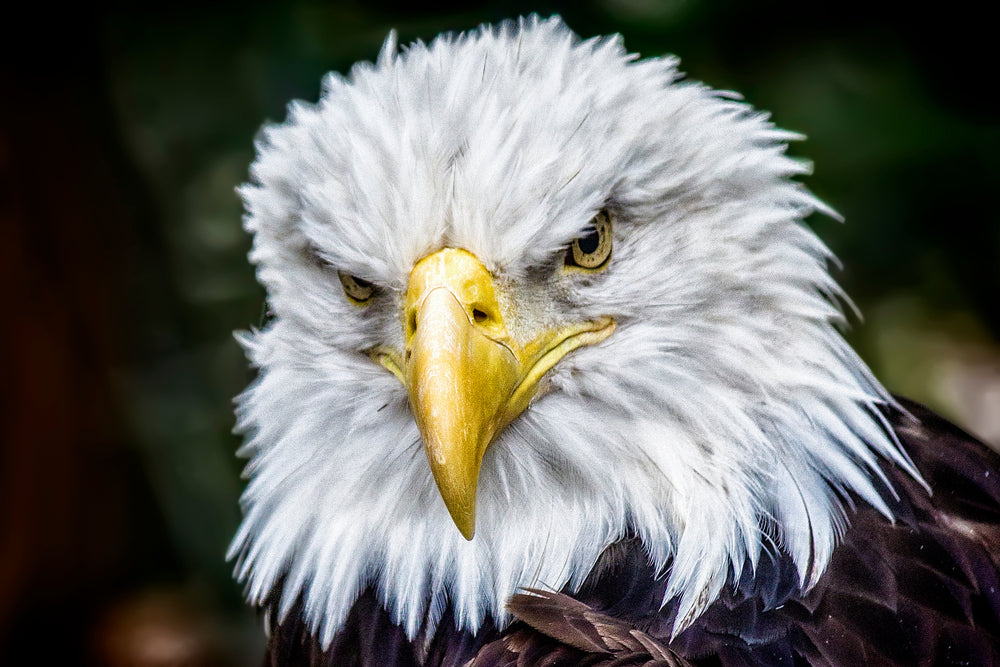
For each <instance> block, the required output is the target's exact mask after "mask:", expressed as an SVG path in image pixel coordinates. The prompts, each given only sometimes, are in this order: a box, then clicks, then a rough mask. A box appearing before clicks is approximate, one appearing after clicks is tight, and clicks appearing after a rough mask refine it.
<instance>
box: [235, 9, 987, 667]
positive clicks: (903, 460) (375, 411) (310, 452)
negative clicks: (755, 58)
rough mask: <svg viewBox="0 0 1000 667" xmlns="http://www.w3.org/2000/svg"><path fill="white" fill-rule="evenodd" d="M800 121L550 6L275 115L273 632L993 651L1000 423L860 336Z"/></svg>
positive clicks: (256, 533)
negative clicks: (892, 382) (549, 11)
mask: <svg viewBox="0 0 1000 667" xmlns="http://www.w3.org/2000/svg"><path fill="white" fill-rule="evenodd" d="M798 138H799V137H798V136H797V135H795V134H794V133H790V132H787V131H784V130H781V129H778V128H777V127H775V126H774V125H773V124H772V123H771V122H770V121H769V119H768V116H767V115H766V114H763V113H760V112H757V111H754V110H753V109H751V108H750V107H749V106H748V105H746V104H744V103H742V102H741V101H740V100H739V98H738V97H737V96H735V95H733V94H731V93H722V92H719V91H715V90H712V89H710V88H708V87H706V86H704V85H701V84H698V83H692V82H688V81H685V80H682V79H681V75H680V74H679V72H678V63H677V61H676V59H674V58H671V57H664V58H651V59H645V60H640V59H638V58H637V57H636V56H635V55H632V54H629V53H628V52H627V51H626V50H625V49H624V47H623V45H622V42H621V40H620V38H619V37H617V36H615V37H610V38H603V39H590V40H581V39H579V38H578V37H577V36H575V35H574V34H573V33H572V32H571V31H570V30H569V29H568V28H567V27H566V26H565V25H564V24H563V23H562V21H561V20H560V19H559V18H551V19H546V20H542V19H539V18H537V17H531V18H527V19H521V20H519V21H517V22H508V23H504V24H501V25H498V26H492V27H491V26H483V27H481V28H480V29H478V30H476V31H473V32H470V33H466V34H459V35H446V36H441V37H439V38H437V39H435V40H434V41H433V42H431V43H430V44H426V45H425V44H423V43H420V42H418V43H416V44H413V45H411V46H409V47H408V48H407V49H404V50H403V51H402V52H400V50H399V49H398V47H397V44H396V40H395V37H394V36H392V35H391V36H390V37H389V39H388V40H387V41H386V43H385V46H384V47H383V49H382V51H381V54H380V55H379V57H378V60H377V62H376V63H374V64H370V63H362V64H359V65H357V66H355V67H354V68H353V69H352V70H351V72H350V74H349V75H348V76H346V77H344V76H340V75H337V74H330V75H329V76H328V77H327V78H326V79H325V81H324V86H323V93H322V96H321V99H320V100H319V102H318V103H317V104H315V105H307V104H301V103H293V104H292V105H291V106H290V108H289V115H288V119H287V121H286V122H284V123H283V124H280V125H273V126H270V127H267V128H266V129H265V130H264V131H263V132H262V134H261V137H260V139H259V141H258V144H257V158H256V161H255V162H254V163H253V165H252V167H251V171H250V179H249V180H250V182H249V183H248V184H247V185H245V186H244V187H243V188H242V190H241V194H242V197H243V200H244V202H245V206H246V216H245V226H246V228H247V230H248V231H249V232H250V233H252V235H253V240H254V242H253V250H252V252H251V260H252V262H253V263H254V264H255V265H256V267H257V276H258V278H259V280H260V282H261V283H262V284H263V285H264V286H265V287H266V289H267V294H268V297H267V298H268V301H269V307H270V310H271V311H272V312H273V319H272V320H271V321H270V322H269V323H268V324H267V325H266V326H264V327H262V328H261V329H260V330H255V331H252V332H250V333H248V334H245V335H244V336H243V337H242V342H243V344H244V346H245V348H246V350H247V353H248V356H249V358H250V360H251V363H252V364H253V365H254V366H255V367H256V368H257V369H258V371H259V374H258V377H257V379H256V380H255V382H254V383H253V384H252V386H250V388H249V389H247V391H246V392H245V393H244V394H243V395H242V396H241V397H240V398H239V399H238V429H239V430H241V431H242V432H243V433H244V434H245V435H246V441H245V445H244V446H243V448H242V449H241V450H240V455H241V456H243V457H246V458H247V459H249V462H248V463H247V466H246V477H247V478H248V483H247V486H246V491H245V493H244V495H243V499H242V507H243V512H244V519H243V523H242V525H241V527H240V528H239V531H238V533H237V535H236V536H235V538H234V541H233V543H232V547H231V551H230V558H232V559H234V561H235V563H236V576H237V578H238V579H239V580H240V581H241V582H243V583H244V585H245V587H246V592H247V596H248V598H249V600H250V602H251V603H252V604H254V605H258V606H260V607H261V608H263V609H264V611H265V617H266V624H267V626H268V630H269V637H270V640H269V648H268V660H269V664H272V665H299V664H302V665H306V664H315V665H373V666H374V665H380V666H381V665H397V664H398V665H425V666H430V665H473V666H475V667H483V666H489V665H542V664H544V665H578V664H586V665H696V664H697V665H702V664H704V665H727V666H729V665H772V664H774V665H779V664H780V665H861V664H873V665H897V664H898V665H931V664H934V665H937V664H956V665H957V664H974V665H987V664H1000V652H998V648H997V644H998V641H1000V579H998V564H1000V460H998V457H997V455H995V454H994V453H992V452H991V451H989V450H988V449H987V448H986V447H985V446H983V445H982V444H981V443H979V442H977V441H976V440H975V439H974V438H972V437H970V436H969V435H966V434H965V433H963V432H962V431H960V430H959V429H957V428H956V427H954V426H952V425H950V424H948V423H947V422H945V421H943V420H942V419H940V418H939V417H937V416H935V415H934V414H932V413H931V412H929V411H927V410H926V409H924V408H923V407H921V406H919V405H917V404H914V403H911V402H908V401H906V400H903V399H899V398H895V397H893V396H892V395H890V394H889V393H887V392H886V390H885V389H884V388H883V387H882V386H881V385H880V384H879V382H878V381H877V380H876V379H875V378H874V377H873V376H872V374H871V372H870V371H869V369H868V368H867V367H866V366H865V365H864V363H863V362H862V361H861V360H860V359H859V358H858V357H857V355H856V354H855V353H854V352H853V351H852V350H851V349H850V348H849V346H848V345H847V344H846V343H845V341H844V340H843V338H842V337H841V335H840V333H839V330H840V327H841V326H842V325H843V324H844V321H845V316H844V313H843V307H844V305H845V304H846V303H849V302H847V300H846V297H845V296H844V295H843V294H842V292H841V291H840V288H839V287H838V286H837V284H836V283H835V282H834V280H833V279H832V278H831V276H830V274H829V273H828V270H827V265H828V264H829V263H830V262H831V259H832V258H831V255H830V253H829V251H828V250H827V249H826V247H825V246H824V245H823V244H822V243H821V242H820V241H819V239H818V238H817V237H816V236H815V235H814V234H813V233H812V232H811V231H810V230H809V229H808V228H807V227H806V226H805V225H804V224H803V220H804V218H806V217H807V216H808V215H810V214H812V213H813V212H821V213H825V214H828V215H836V214H835V213H833V211H831V210H830V209H829V208H827V207H826V206H825V205H824V204H822V203H821V202H820V201H819V200H817V199H816V198H815V197H814V196H813V195H812V194H810V193H809V192H808V191H807V190H806V189H805V188H804V187H803V186H802V185H801V184H800V183H799V182H797V180H796V177H798V176H801V175H803V174H805V173H807V172H808V170H809V167H808V165H807V164H806V163H804V162H802V161H800V160H796V159H793V158H791V157H788V156H787V155H786V148H787V143H788V142H789V141H791V140H794V139H798Z"/></svg>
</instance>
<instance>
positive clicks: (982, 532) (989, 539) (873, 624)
mask: <svg viewBox="0 0 1000 667" xmlns="http://www.w3.org/2000/svg"><path fill="white" fill-rule="evenodd" d="M900 404H901V406H902V407H903V408H904V409H905V410H906V411H907V412H908V413H909V414H907V413H903V412H897V411H893V412H892V413H891V414H888V415H887V417H888V419H889V421H890V423H891V425H892V428H893V430H894V431H895V433H896V435H897V436H898V438H899V439H900V441H901V442H902V444H903V446H904V447H905V448H906V450H907V451H908V452H909V453H910V456H911V457H912V459H913V462H914V463H915V464H916V467H917V468H918V469H919V471H920V473H921V474H922V475H923V478H924V479H925V480H926V481H927V482H928V484H929V485H930V487H931V488H932V489H933V490H934V491H933V494H928V493H927V491H926V490H925V489H924V488H923V487H921V486H920V484H918V483H917V482H916V481H914V480H913V478H912V477H910V476H909V475H908V474H906V473H905V472H904V471H901V470H898V469H896V468H894V467H889V466H887V465H883V469H884V472H885V474H886V476H887V478H888V480H889V482H890V483H891V484H892V487H893V488H894V489H895V491H896V493H897V494H898V498H893V497H887V498H886V502H888V503H889V504H890V507H891V508H892V510H893V513H894V515H895V516H896V517H898V518H897V521H896V522H895V523H891V522H889V521H887V520H886V519H885V518H884V517H883V516H882V515H880V514H879V513H878V512H876V511H875V510H874V509H872V508H871V507H870V506H869V505H868V504H865V503H856V504H855V507H854V510H853V511H852V512H851V513H850V519H851V523H850V526H849V528H848V529H847V532H846V534H845V535H844V538H843V540H842V541H841V543H840V545H839V546H838V547H837V549H836V551H835V553H834V556H833V560H832V562H831V563H830V566H829V568H828V569H827V571H826V573H825V574H824V576H823V577H822V578H821V579H820V580H819V583H818V584H817V585H816V586H815V587H814V588H813V589H812V590H810V591H808V592H806V593H804V594H803V592H802V591H801V590H800V589H799V585H798V578H797V575H796V572H795V568H794V566H793V564H792V563H791V562H790V559H789V558H788V557H787V556H786V555H785V554H784V553H783V552H781V550H780V549H777V550H775V551H774V553H773V557H772V558H771V559H767V560H765V561H762V562H761V564H760V566H759V567H758V569H757V571H756V572H751V571H749V570H747V571H746V572H745V573H744V575H743V577H742V579H741V581H739V582H735V584H733V583H732V582H731V584H730V585H729V586H728V587H727V588H726V590H725V591H724V593H723V595H722V596H720V598H719V599H718V600H717V601H716V602H715V603H714V604H713V605H712V606H710V607H709V608H708V610H707V611H706V612H705V613H704V614H703V615H702V616H701V617H700V618H699V619H698V620H697V621H696V622H695V623H694V625H692V626H691V627H690V628H688V629H687V630H685V631H684V632H682V633H681V634H680V635H679V636H678V637H676V638H675V639H673V641H671V638H670V628H671V626H672V623H673V620H674V613H675V611H676V609H675V603H671V604H668V605H667V606H666V607H664V608H663V609H660V608H659V602H660V600H661V599H662V597H663V591H664V586H665V582H666V573H663V574H661V575H660V576H656V573H655V572H654V571H653V570H652V569H651V566H650V564H649V562H648V559H647V558H646V555H645V553H644V552H643V550H642V548H641V546H640V544H639V542H638V540H635V539H626V540H623V541H621V542H619V543H617V544H615V545H612V546H611V547H609V548H608V549H607V550H606V551H605V553H604V555H603V556H602V558H601V559H600V561H599V562H598V563H597V565H596V566H595V567H594V569H593V571H592V572H591V573H590V575H589V577H588V579H587V581H586V583H585V584H584V585H583V587H582V588H581V590H580V591H579V592H577V593H576V594H575V595H574V596H572V597H570V596H567V595H564V594H558V593H554V592H541V591H537V592H529V591H526V592H525V593H524V594H522V595H518V596H515V597H514V598H513V599H512V600H511V602H510V606H509V608H510V610H511V612H513V614H514V615H515V617H516V618H517V619H518V620H517V621H516V622H515V623H513V624H512V625H510V626H509V627H507V628H504V629H503V630H502V631H500V630H498V629H497V628H495V627H493V626H487V627H486V628H484V629H482V630H481V631H480V632H479V633H478V634H477V635H476V636H471V635H469V634H468V633H466V632H457V631H456V630H455V629H454V628H453V627H450V626H449V625H448V624H444V625H442V626H441V627H440V628H439V629H438V630H437V632H436V633H435V635H434V636H433V637H432V638H430V639H429V640H428V639H427V638H426V637H418V638H417V639H416V641H414V642H413V643H410V642H408V641H407V640H406V637H405V634H404V633H403V631H402V629H400V628H399V627H397V626H395V625H394V624H393V623H392V622H391V621H390V620H389V616H388V614H387V612H386V611H385V610H384V609H382V608H380V606H379V605H378V603H377V602H376V598H375V596H374V594H373V593H372V591H370V590H369V591H367V592H366V593H365V594H364V595H362V596H361V598H360V599H359V600H358V601H357V603H356V604H355V605H354V608H353V610H352V612H351V615H350V618H349V619H348V621H347V623H346V624H345V626H344V628H343V629H342V630H341V632H340V633H339V634H338V635H337V637H336V638H335V640H334V642H333V643H332V645H331V646H330V647H329V648H328V649H327V650H325V651H324V650H322V649H321V648H320V647H319V646H318V644H317V642H316V639H315V638H314V637H312V636H311V635H310V633H309V632H308V629H307V628H306V626H305V625H304V624H303V621H302V620H301V619H302V616H301V614H300V613H299V611H298V610H293V611H292V613H290V614H289V615H288V617H287V620H286V621H285V622H283V623H279V624H278V625H277V627H275V628H274V630H273V633H272V635H271V639H270V648H269V654H268V658H267V664H268V665H272V666H273V667H278V666H279V665H282V666H284V665H358V666H366V667H367V666H371V667H375V666H383V665H413V666H417V665H421V666H425V667H432V666H433V667H437V666H441V667H457V666H459V665H469V666H470V667H497V666H512V667H513V666H517V667H528V666H529V665H548V666H552V667H556V666H561V665H566V666H569V665H593V666H601V667H611V666H612V665H614V666H620V667H625V666H632V665H636V666H638V665H643V666H646V667H654V666H655V667H681V666H684V665H699V666H710V665H711V666H718V667H737V666H739V667H743V666H753V665H759V666H765V665H810V666H812V665H815V666H820V665H826V666H840V665H884V666H886V667H888V666H894V665H907V666H910V665H921V666H945V665H953V666H958V665H998V664H1000V648H998V647H1000V456H998V455H997V453H996V452H994V451H992V450H990V449H989V448H988V447H987V446H986V445H984V444H983V443H981V442H979V441H978V440H976V439H975V438H973V437H972V436H970V435H968V434H967V433H965V432H963V431H962V430H960V429H959V428H957V427H955V426H954V425H952V424H950V423H948V422H947V421H945V420H944V419H942V418H940V417H938V416H937V415H935V414H933V413H932V412H930V411H929V410H927V409H926V408H924V407H923V406H920V405H918V404H916V403H913V402H910V401H906V400H904V399H900ZM846 500H847V501H848V502H849V503H852V504H854V503H853V500H852V499H850V498H848V499H846ZM451 616H452V615H451V614H450V613H449V612H447V611H446V612H445V615H444V618H445V619H448V618H451Z"/></svg>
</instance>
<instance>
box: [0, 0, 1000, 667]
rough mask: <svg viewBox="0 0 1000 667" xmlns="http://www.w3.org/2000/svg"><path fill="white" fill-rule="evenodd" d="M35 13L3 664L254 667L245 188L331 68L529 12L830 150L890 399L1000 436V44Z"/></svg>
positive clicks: (824, 175) (319, 17)
mask: <svg viewBox="0 0 1000 667" xmlns="http://www.w3.org/2000/svg"><path fill="white" fill-rule="evenodd" d="M803 4H805V3H800V2H791V1H763V2H735V1H734V0H728V1H721V2H708V1H707V0H673V1H670V2H657V1H656V0H588V1H586V2H579V3H568V2H567V3H559V2H540V3H531V4H528V3H501V2H485V3H484V2H480V3H473V2H465V3H459V2H439V3H435V4H433V5H431V6H421V7H419V8H418V7H409V6H407V7H403V6H397V5H392V4H376V3H360V2H345V3H325V4H320V3H306V2H286V3H275V4H261V3H253V2H242V3H222V4H213V5H211V6H203V5H201V4H195V3H188V4H184V3H182V4H179V5H178V4H171V5H163V6H159V7H158V6H156V5H155V4H147V5H143V6H142V7H141V8H139V7H133V6H131V5H125V4H120V5H119V4H114V3H111V4H107V3H105V4H100V3H99V4H97V5H96V6H88V7H78V8H77V9H75V10H70V12H69V13H67V11H66V10H63V9H58V10H57V9H55V5H51V6H49V5H42V4H36V5H33V6H30V7H26V8H22V10H23V11H25V12H26V13H25V14H22V15H20V16H19V17H18V16H16V15H14V14H10V15H8V16H7V17H6V19H5V27H4V29H3V32H4V35H3V37H2V39H0V42H2V46H0V49H2V52H3V58H2V61H0V62H2V64H0V114H2V117H0V224H2V237H0V290H2V301H0V302H2V303H3V305H4V308H3V326H2V329H0V331H2V332H3V344H2V345H0V355H2V356H0V373H2V378H3V380H4V382H3V387H4V389H3V391H4V395H3V401H2V413H0V417H2V419H0V663H2V664H25V663H28V662H35V661H36V660H42V659H45V660H47V661H57V662H58V661H62V662H63V663H64V664H84V663H92V664H106V665H171V664H175V665H179V664H186V665H202V664H206V665H207V664H223V665H225V664H231V665H248V664H256V663H257V661H258V660H259V651H260V647H261V645H262V638H261V636H260V633H259V630H258V624H257V621H256V619H255V618H254V616H253V614H252V613H251V612H249V611H248V610H246V609H245V608H244V606H243V605H242V603H241V599H240V591H239V589H238V587H237V586H236V585H235V584H234V583H232V581H231V579H230V566H229V565H228V564H227V563H225V562H224V559H223V554H224V551H225V548H226V545H227V542H228V540H229V537H230V536H231V534H232V533H233V531H234V529H235V526H236V524H237V522H238V520H239V511H238V506H237V497H238V494H239V491H240V486H241V482H240V481H239V469H240V467H241V464H240V462H239V461H238V460H237V459H236V458H235V456H234V455H233V452H234V450H235V448H236V447H237V445H238V440H237V438H236V437H235V436H233V435H231V433H230V431H231V428H232V425H233V418H232V404H231V401H232V398H233V396H234V395H236V394H237V393H238V392H239V391H241V389H242V388H243V387H244V386H245V385H246V384H247V383H248V382H249V381H250V379H251V377H252V376H251V373H250V372H249V370H248V369H247V368H246V365H245V363H244V361H243V358H242V355H241V352H240V350H239V349H238V347H237V345H236V343H235V342H234V341H233V338H232V336H231V332H232V331H233V330H234V329H241V328H246V327H248V326H250V325H253V324H256V323H257V322H258V321H259V320H260V316H261V307H262V301H263V297H262V292H261V290H260V288H259V287H258V286H257V285H256V283H255V282H254V281H253V274H252V271H251V269H250V268H249V267H248V265H247V263H246V260H245V255H246V252H247V250H248V249H249V240H248V238H247V237H246V236H245V235H244V234H243V232H242V231H241V228H240V205H239V202H238V201H237V198H236V196H235V194H234V192H233V189H234V187H235V186H236V185H237V184H239V183H240V182H242V181H243V180H244V179H245V178H246V169H247V165H248V164H249V162H250V161H251V159H252V139H253V136H254V133H255V132H256V130H257V128H258V127H259V126H260V124H261V123H262V122H264V121H265V120H270V121H279V120H282V119H283V118H284V114H285V111H284V109H285V104H286V103H287V102H288V101H289V100H291V99H293V98H301V99H306V100H309V101H314V100H315V99H316V98H317V96H318V94H319V81H320V77H321V76H322V75H323V73H325V72H327V71H329V70H333V69H335V70H341V71H343V70H344V69H345V68H347V67H349V66H350V64H351V63H353V62H354V61H356V60H368V59H373V58H374V57H375V55H376V54H377V52H378V49H379V46H380V44H381V42H382V40H383V39H384V37H385V35H386V33H387V32H388V30H389V29H390V28H397V29H398V30H399V34H400V41H401V42H402V43H406V42H409V41H411V40H413V39H416V38H421V39H424V40H427V39H430V38H432V37H433V36H434V35H435V34H436V33H438V32H440V31H443V30H455V29H468V28H472V27H475V26H476V25H477V24H479V23H481V22H484V21H495V20H499V19H502V18H506V17H510V16H516V15H518V14H521V13H526V12H529V11H532V10H535V11H538V12H540V13H541V14H543V15H548V14H551V13H561V14H562V15H563V16H564V18H565V19H566V21H567V22H568V23H569V25H570V26H571V27H572V28H573V29H574V30H576V31H577V32H578V33H580V34H581V35H584V36H591V35H594V34H606V33H611V32H621V33H622V34H624V35H625V41H626V45H627V47H628V48H629V49H630V50H632V51H637V52H639V53H641V54H642V55H644V56H646V55H656V54H660V53H665V52H670V53H676V54H678V55H680V56H681V57H682V59H683V60H682V67H683V69H685V71H687V72H688V73H689V74H690V75H691V76H692V77H693V78H696V79H701V80H704V81H706V82H707V83H709V84H710V85H712V86H714V87H717V88H726V89H732V90H737V91H740V92H741V93H743V94H744V95H745V97H746V98H747V100H748V101H749V102H750V103H752V104H753V105H755V106H757V107H759V108H763V109H768V110H771V111H772V112H773V113H774V119H775V121H776V122H777V123H778V124H779V125H780V126H782V127H785V128H788V129H792V130H796V131H800V132H802V133H804V134H806V135H808V136H809V140H808V141H807V142H804V143H800V144H797V145H795V146H794V147H793V149H792V151H793V153H794V154H796V155H799V156H802V157H808V158H810V159H813V160H814V161H815V163H816V173H815V176H813V177H811V178H809V179H808V181H807V182H808V184H809V186H810V187H811V188H812V189H813V190H814V191H815V192H817V193H818V194H819V195H820V196H821V197H822V198H823V199H824V200H825V201H827V202H828V203H830V204H831V205H832V206H833V207H834V208H836V209H837V210H839V211H840V212H841V213H842V214H844V216H845V217H846V219H847V222H846V224H843V225H841V224H840V223H837V222H834V221H831V220H827V219H820V218H813V219H812V220H810V224H812V225H813V226H814V228H815V229H816V230H817V232H818V233H819V234H820V235H821V236H822V237H823V238H824V239H825V240H826V241H827V242H828V243H829V244H830V245H831V247H832V248H833V249H834V251H835V252H836V253H837V254H838V256H839V257H840V258H841V260H842V261H843V263H844V267H845V268H844V269H843V270H842V271H840V272H839V273H838V278H839V279H840V280H841V282H842V284H844V286H845V287H846V288H847V290H848V292H849V293H850V294H851V295H852V297H854V299H855V300H856V302H857V303H858V305H859V307H860V309H861V311H862V312H863V313H864V315H865V322H864V324H861V323H860V322H855V328H854V330H853V331H852V332H851V333H850V334H849V335H850V338H851V341H852V343H854V344H855V346H856V347H857V348H858V349H859V351H860V352H861V353H862V355H863V356H864V357H865V359H866V360H867V361H868V362H869V363H870V364H871V365H872V366H873V368H874V369H875V371H876V373H877V374H878V375H879V376H880V377H881V378H882V379H883V381H884V382H885V383H886V385H887V386H888V387H889V388H890V389H891V390H893V391H896V392H899V393H903V394H907V395H910V396H912V397H914V398H917V399H919V400H922V401H924V402H926V403H929V404H930V405H932V406H933V407H934V408H935V409H937V410H939V411H941V412H943V413H944V414H946V415H948V416H950V417H951V418H953V419H955V420H957V421H958V422H959V423H961V424H963V425H964V426H966V427H967V428H969V429H972V430H973V431H975V432H978V433H979V434H980V435H981V436H983V437H984V438H987V439H989V440H991V441H992V442H995V443H996V442H1000V344H998V340H1000V307H998V306H997V303H998V297H1000V268H998V260H1000V225H998V220H997V213H996V191H997V185H998V183H1000V163H998V161H1000V123H998V120H1000V114H998V111H997V105H996V101H995V97H996V95H995V87H996V82H997V74H996V71H997V65H998V62H997V60H998V59H997V57H996V55H995V53H996V44H995V42H996V31H995V23H994V22H993V21H991V20H987V18H986V16H985V15H984V14H982V13H980V12H979V11H978V10H975V9H974V6H976V5H977V4H979V3H971V2H951V3H945V4H939V5H936V6H935V11H936V13H935V14H922V13H919V12H918V11H917V10H915V9H913V8H912V7H910V8H906V9H903V8H900V9H898V10H897V9H895V8H893V7H891V6H889V5H884V4H878V3H866V2H853V1H851V0H848V1H847V2H840V3H836V4H835V5H834V4H830V3H824V4H830V6H829V7H828V8H827V9H817V8H813V9H807V8H804V7H803V6H802V5H803Z"/></svg>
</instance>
